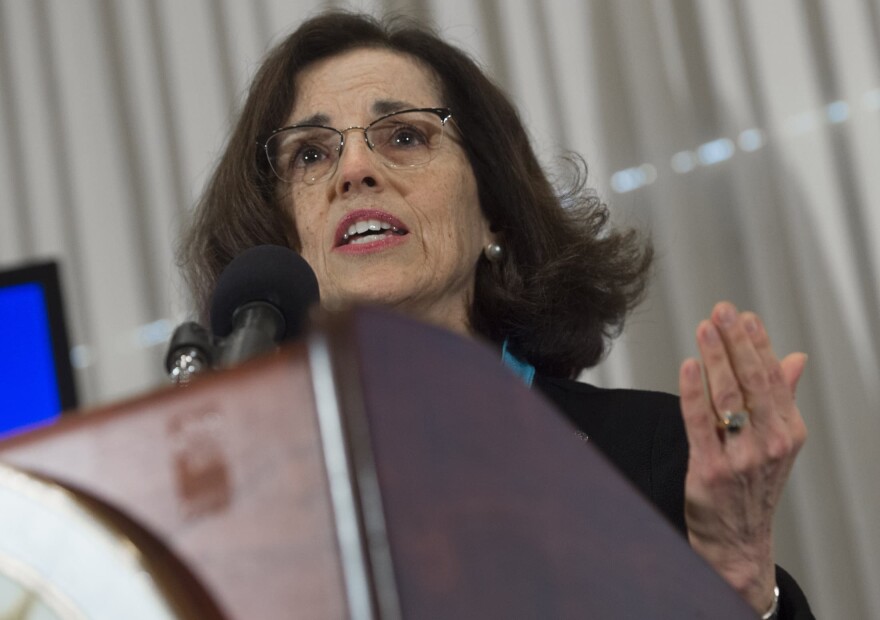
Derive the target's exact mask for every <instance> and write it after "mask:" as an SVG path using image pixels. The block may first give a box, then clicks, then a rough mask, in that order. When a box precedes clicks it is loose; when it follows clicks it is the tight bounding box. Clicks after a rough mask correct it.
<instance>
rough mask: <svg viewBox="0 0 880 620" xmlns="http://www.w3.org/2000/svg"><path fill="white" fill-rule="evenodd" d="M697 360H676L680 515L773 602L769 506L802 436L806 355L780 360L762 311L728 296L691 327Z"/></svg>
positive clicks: (749, 592)
mask: <svg viewBox="0 0 880 620" xmlns="http://www.w3.org/2000/svg"><path fill="white" fill-rule="evenodd" d="M697 344H698V346H699V350H700V356H701V357H702V360H703V370H704V371H705V380H706V384H707V385H706V387H705V388H704V382H703V373H701V366H700V362H699V361H698V360H696V359H687V360H685V361H684V362H683V363H682V365H681V370H680V373H679V388H680V393H681V410H682V414H683V416H684V423H685V428H686V430H687V436H688V443H689V445H690V457H689V461H688V472H687V478H686V480H685V518H686V521H687V528H688V539H689V540H690V544H691V546H692V547H693V548H694V549H695V550H696V551H697V552H698V553H699V554H700V555H701V556H703V557H704V558H705V559H706V560H707V561H708V562H709V563H710V564H711V565H712V566H713V567H714V568H715V570H717V571H718V572H719V573H720V574H721V576H722V577H724V578H725V579H726V580H727V581H728V583H730V584H731V585H732V586H733V587H734V588H735V589H736V590H737V591H738V592H739V593H740V594H741V595H742V596H743V597H744V598H745V599H746V600H747V601H748V602H749V603H750V604H751V605H752V607H753V608H754V609H755V610H756V611H758V612H759V613H763V612H765V611H766V610H767V609H768V608H770V606H771V604H772V603H773V588H774V586H775V566H774V559H773V515H774V513H775V511H776V506H777V503H778V502H779V497H780V495H781V494H782V488H783V486H784V485H785V482H786V480H787V479H788V475H789V472H790V471H791V467H792V465H793V463H794V460H795V457H796V456H797V453H798V451H799V450H800V448H801V446H802V445H803V444H804V441H805V440H806V437H807V430H806V427H805V426H804V421H803V419H802V418H801V414H800V412H799V411H798V408H797V405H796V404H795V401H794V391H795V387H796V385H797V382H798V379H800V376H801V373H802V372H803V369H804V365H805V364H806V359H807V356H806V355H804V354H803V353H793V354H791V355H788V356H787V357H785V358H784V359H782V360H781V361H780V360H779V359H778V358H777V357H776V354H775V353H774V352H773V349H772V348H771V345H770V339H769V337H768V336H767V332H766V330H765V329H764V326H763V324H762V322H761V320H760V319H759V318H758V317H757V315H755V314H754V313H752V312H741V313H740V312H738V311H737V309H736V308H735V307H734V306H733V305H732V304H730V303H728V302H721V303H719V304H717V305H716V306H715V308H714V309H713V311H712V315H711V317H710V318H709V319H708V320H704V321H702V322H701V323H700V325H699V326H698V327H697Z"/></svg>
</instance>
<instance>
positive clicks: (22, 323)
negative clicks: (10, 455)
mask: <svg viewBox="0 0 880 620" xmlns="http://www.w3.org/2000/svg"><path fill="white" fill-rule="evenodd" d="M60 413H61V400H60V396H59V394H58V387H57V380H56V376H55V361H54V358H53V354H52V335H51V332H50V327H49V315H48V311H47V309H46V303H45V296H44V294H43V289H42V287H41V286H40V285H39V284H32V283H28V284H19V285H14V286H9V287H6V288H0V434H6V433H8V432H9V431H10V430H13V429H20V428H23V427H27V426H32V425H35V424H39V423H45V422H49V421H52V420H54V419H55V418H57V417H58V415H59V414H60Z"/></svg>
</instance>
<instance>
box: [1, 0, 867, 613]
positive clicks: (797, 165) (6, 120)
mask: <svg viewBox="0 0 880 620" xmlns="http://www.w3.org/2000/svg"><path fill="white" fill-rule="evenodd" d="M327 6H350V7H354V8H359V9H363V10H367V11H370V12H373V13H382V12H385V11H403V12H408V13H411V14H414V15H416V16H419V17H421V18H423V19H425V20H428V21H430V22H432V23H434V24H435V25H436V26H437V27H438V28H439V29H440V30H441V31H442V32H443V33H444V34H445V35H446V36H447V38H449V39H450V40H452V41H453V42H455V43H458V44H459V45H461V46H462V47H464V48H465V49H467V50H468V51H470V52H471V53H472V54H473V55H474V56H475V57H477V58H478V59H479V60H480V61H481V62H482V63H483V64H484V66H485V67H486V68H487V70H488V71H489V72H490V73H491V74H492V75H494V76H495V78H496V79H497V80H498V81H499V82H500V83H501V84H502V85H503V86H504V87H505V88H506V89H507V90H508V92H509V93H510V94H511V95H512V96H513V98H514V99H515V100H516V101H517V102H518V103H519V105H520V107H521V111H522V114H523V117H524V119H525V121H526V122H527V124H528V126H529V127H530V129H531V131H532V133H533V137H534V140H535V144H536V146H537V148H538V150H539V152H540V154H541V156H542V158H543V160H544V161H545V162H546V163H547V165H548V166H549V167H551V168H552V166H553V162H554V160H555V158H556V157H557V156H558V155H560V154H561V153H563V152H565V151H566V150H574V151H577V152H580V153H582V154H583V155H584V156H585V158H586V159H587V161H588V163H589V165H590V170H591V177H592V182H593V183H594V184H595V186H596V187H597V188H598V189H599V191H600V193H601V195H602V196H603V197H604V198H605V199H606V201H607V202H608V203H609V204H610V205H611V207H612V210H613V212H614V214H615V217H616V218H617V220H618V221H620V222H621V223H624V224H628V225H636V226H640V227H643V228H645V229H649V230H650V231H651V232H652V235H653V239H654V243H655V245H656V249H657V255H658V258H657V263H656V275H655V280H654V286H653V288H652V290H651V293H650V296H649V298H648V300H647V302H646V303H645V304H644V305H643V306H642V307H641V308H640V309H639V310H638V311H637V312H636V313H635V314H634V315H633V316H632V317H631V318H630V320H629V323H628V325H627V331H626V332H625V335H624V336H623V337H622V338H621V340H620V341H619V342H618V343H617V345H616V347H615V349H614V350H613V352H612V353H611V355H610V356H609V358H608V359H607V361H606V362H605V363H603V364H602V365H601V366H600V367H598V368H597V369H594V370H592V371H590V372H589V373H587V374H586V378H587V379H588V380H590V381H593V382H596V383H599V384H603V385H616V386H636V387H644V388H652V389H662V390H669V391H674V390H675V389H676V376H677V368H678V364H679V361H680V360H681V359H682V358H683V357H686V356H688V355H692V354H694V353H695V346H694V344H693V332H694V328H695V327H696V325H697V323H698V322H699V320H700V319H701V318H702V317H705V316H706V315H707V314H708V313H709V311H710V309H711V307H712V304H713V303H714V302H715V301H716V300H719V299H730V300H732V301H734V302H735V303H736V304H737V305H738V306H740V307H741V308H751V309H754V310H756V311H758V312H759V313H760V314H761V316H762V317H763V318H764V319H765V321H766V323H767V324H768V327H769V329H770V332H771V335H772V336H773V337H774V342H775V345H776V347H777V350H778V351H779V352H780V353H782V352H788V351H791V350H804V351H806V352H807V353H808V354H809V355H810V361H809V364H808V369H807V373H806V375H805V377H804V379H803V381H802V385H801V388H800V391H799V402H800V404H801V407H802V410H803V413H804V415H805V417H806V419H807V422H808V425H809V428H810V430H811V434H810V439H809V441H808V445H807V447H806V449H805V451H804V452H803V454H802V456H801V457H800V459H799V461H798V464H797V466H796V469H795V472H794V474H793V477H792V480H791V484H790V485H789V487H788V491H787V495H786V497H785V500H784V505H783V506H782V508H781V513H780V515H779V517H778V527H777V529H778V532H779V535H778V540H777V547H778V551H779V556H780V561H781V563H783V564H784V565H785V566H786V567H787V568H789V569H790V570H791V571H792V572H793V573H794V574H795V575H796V576H797V578H798V579H799V580H800V582H801V584H802V585H803V586H804V588H805V589H806V590H807V592H808V594H809V597H810V599H811V601H812V604H813V606H814V609H815V611H816V612H817V616H819V617H827V618H841V617H847V618H871V617H873V618H880V590H878V589H877V588H876V587H872V586H874V585H875V584H876V583H877V581H878V578H880V526H878V525H877V523H878V516H877V515H880V493H878V492H877V482H876V481H877V480H878V479H880V466H878V460H877V459H876V458H875V457H874V455H875V454H876V449H873V448H872V445H873V444H874V442H875V440H876V438H878V437H880V388H878V383H880V382H878V376H880V362H878V357H880V321H878V310H880V173H878V172H877V169H878V163H880V1H878V0H802V1H800V2H798V1H796V0H772V1H769V2H768V1H767V0H728V1H724V0H482V1H474V0H408V1H407V0H396V1H392V0H387V1H386V2H359V3H351V4H348V3H344V2H335V3H333V2H317V1H311V2H309V1H306V0H299V1H296V0H249V1H248V2H240V1H239V0H0V188H2V191H0V268H4V267H11V266H13V265H16V264H18V263H21V262H25V261H29V260H35V259H38V258H45V257H51V258H56V259H58V260H59V261H60V262H61V265H62V274H63V279H64V289H65V293H66V300H67V310H68V320H69V323H70V325H71V330H72V336H73V342H74V344H75V345H76V346H75V347H74V351H73V354H74V360H75V362H76V364H77V367H78V370H77V379H78V383H79V391H80V395H81V399H82V400H84V401H85V403H86V404H94V403H98V402H107V401H109V400H113V399H118V398H123V397H126V396H130V395H132V394H133V393H136V392H140V391H143V390H145V389H149V388H152V387H155V386H157V385H161V384H162V382H163V377H162V372H161V366H162V364H161V359H162V356H163V354H164V346H163V345H164V342H165V339H166V338H167V337H168V334H169V328H170V327H171V326H173V325H174V324H176V323H177V322H178V321H180V320H183V319H184V318H185V317H186V315H187V307H186V304H187V302H186V295H185V294H184V292H183V291H182V290H181V286H180V284H179V281H178V280H177V279H176V275H175V270H174V267H173V262H172V249H173V245H174V240H175V238H176V235H177V232H178V230H179V227H180V225H181V222H182V221H184V220H185V218H186V216H187V213H188V211H189V209H190V208H191V206H192V204H193V203H194V200H195V197H196V196H197V195H198V193H199V191H200V189H201V187H202V186H203V184H204V182H205V179H206V177H207V175H208V173H209V171H210V169H211V166H212V164H213V161H214V159H215V158H216V156H217V154H218V153H219V151H220V149H221V148H222V145H223V142H224V139H225V136H226V133H227V130H228V128H229V126H230V122H231V119H232V117H233V115H234V112H235V110H236V109H237V107H238V105H239V104H240V103H241V101H242V98H243V96H244V91H245V88H246V85H247V82H248V79H249V77H250V76H251V74H252V72H253V70H254V68H255V66H256V65H257V63H258V62H259V59H260V57H261V55H262V54H263V52H264V51H265V50H266V48H267V46H268V45H270V44H271V42H273V41H277V40H278V39H279V38H280V37H281V36H283V34H285V33H286V32H289V31H290V29H292V28H293V27H294V26H295V25H296V24H297V23H298V22H299V21H301V20H302V18H304V17H306V16H308V15H310V14H313V13H314V12H315V11H317V10H320V9H321V8H325V7H327ZM458 112H459V113H466V111H458Z"/></svg>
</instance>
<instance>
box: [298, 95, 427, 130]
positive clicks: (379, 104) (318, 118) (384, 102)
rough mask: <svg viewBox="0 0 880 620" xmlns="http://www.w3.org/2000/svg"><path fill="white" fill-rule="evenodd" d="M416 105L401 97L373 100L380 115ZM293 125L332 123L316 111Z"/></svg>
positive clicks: (372, 107) (376, 113)
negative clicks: (402, 99)
mask: <svg viewBox="0 0 880 620" xmlns="http://www.w3.org/2000/svg"><path fill="white" fill-rule="evenodd" d="M415 107H416V106H415V105H413V104H412V103H409V102H408V101H401V100H400V99H377V100H376V101H375V102H373V105H372V106H371V109H372V111H373V114H375V115H376V116H377V117H378V116H385V115H386V114H391V113H393V112H399V111H400V110H406V109H408V108H415ZM291 125H292V126H298V125H328V126H329V125H330V117H329V116H328V115H326V114H324V113H323V112H316V113H315V114H312V115H311V116H306V117H305V118H301V119H299V120H297V121H295V122H294V123H291Z"/></svg>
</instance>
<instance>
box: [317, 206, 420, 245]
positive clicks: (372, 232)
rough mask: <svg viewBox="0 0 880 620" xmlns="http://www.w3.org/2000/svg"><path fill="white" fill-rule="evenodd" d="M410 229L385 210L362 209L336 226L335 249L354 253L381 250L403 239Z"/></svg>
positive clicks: (344, 218)
mask: <svg viewBox="0 0 880 620" xmlns="http://www.w3.org/2000/svg"><path fill="white" fill-rule="evenodd" d="M407 234H409V230H407V228H406V227H405V226H404V225H403V222H401V221H400V220H398V219H397V218H396V217H394V216H392V215H391V214H389V213H386V212H385V211H380V210H378V209H360V210H357V211H352V212H351V213H349V214H347V215H346V216H345V217H343V218H342V220H340V222H339V225H338V226H337V227H336V243H335V246H334V247H335V249H336V250H339V251H342V252H345V253H352V254H360V253H362V252H368V251H374V250H377V251H378V250H381V249H384V248H386V247H390V246H394V245H397V244H399V243H401V242H402V241H403V237H405V236H406V235H407Z"/></svg>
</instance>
